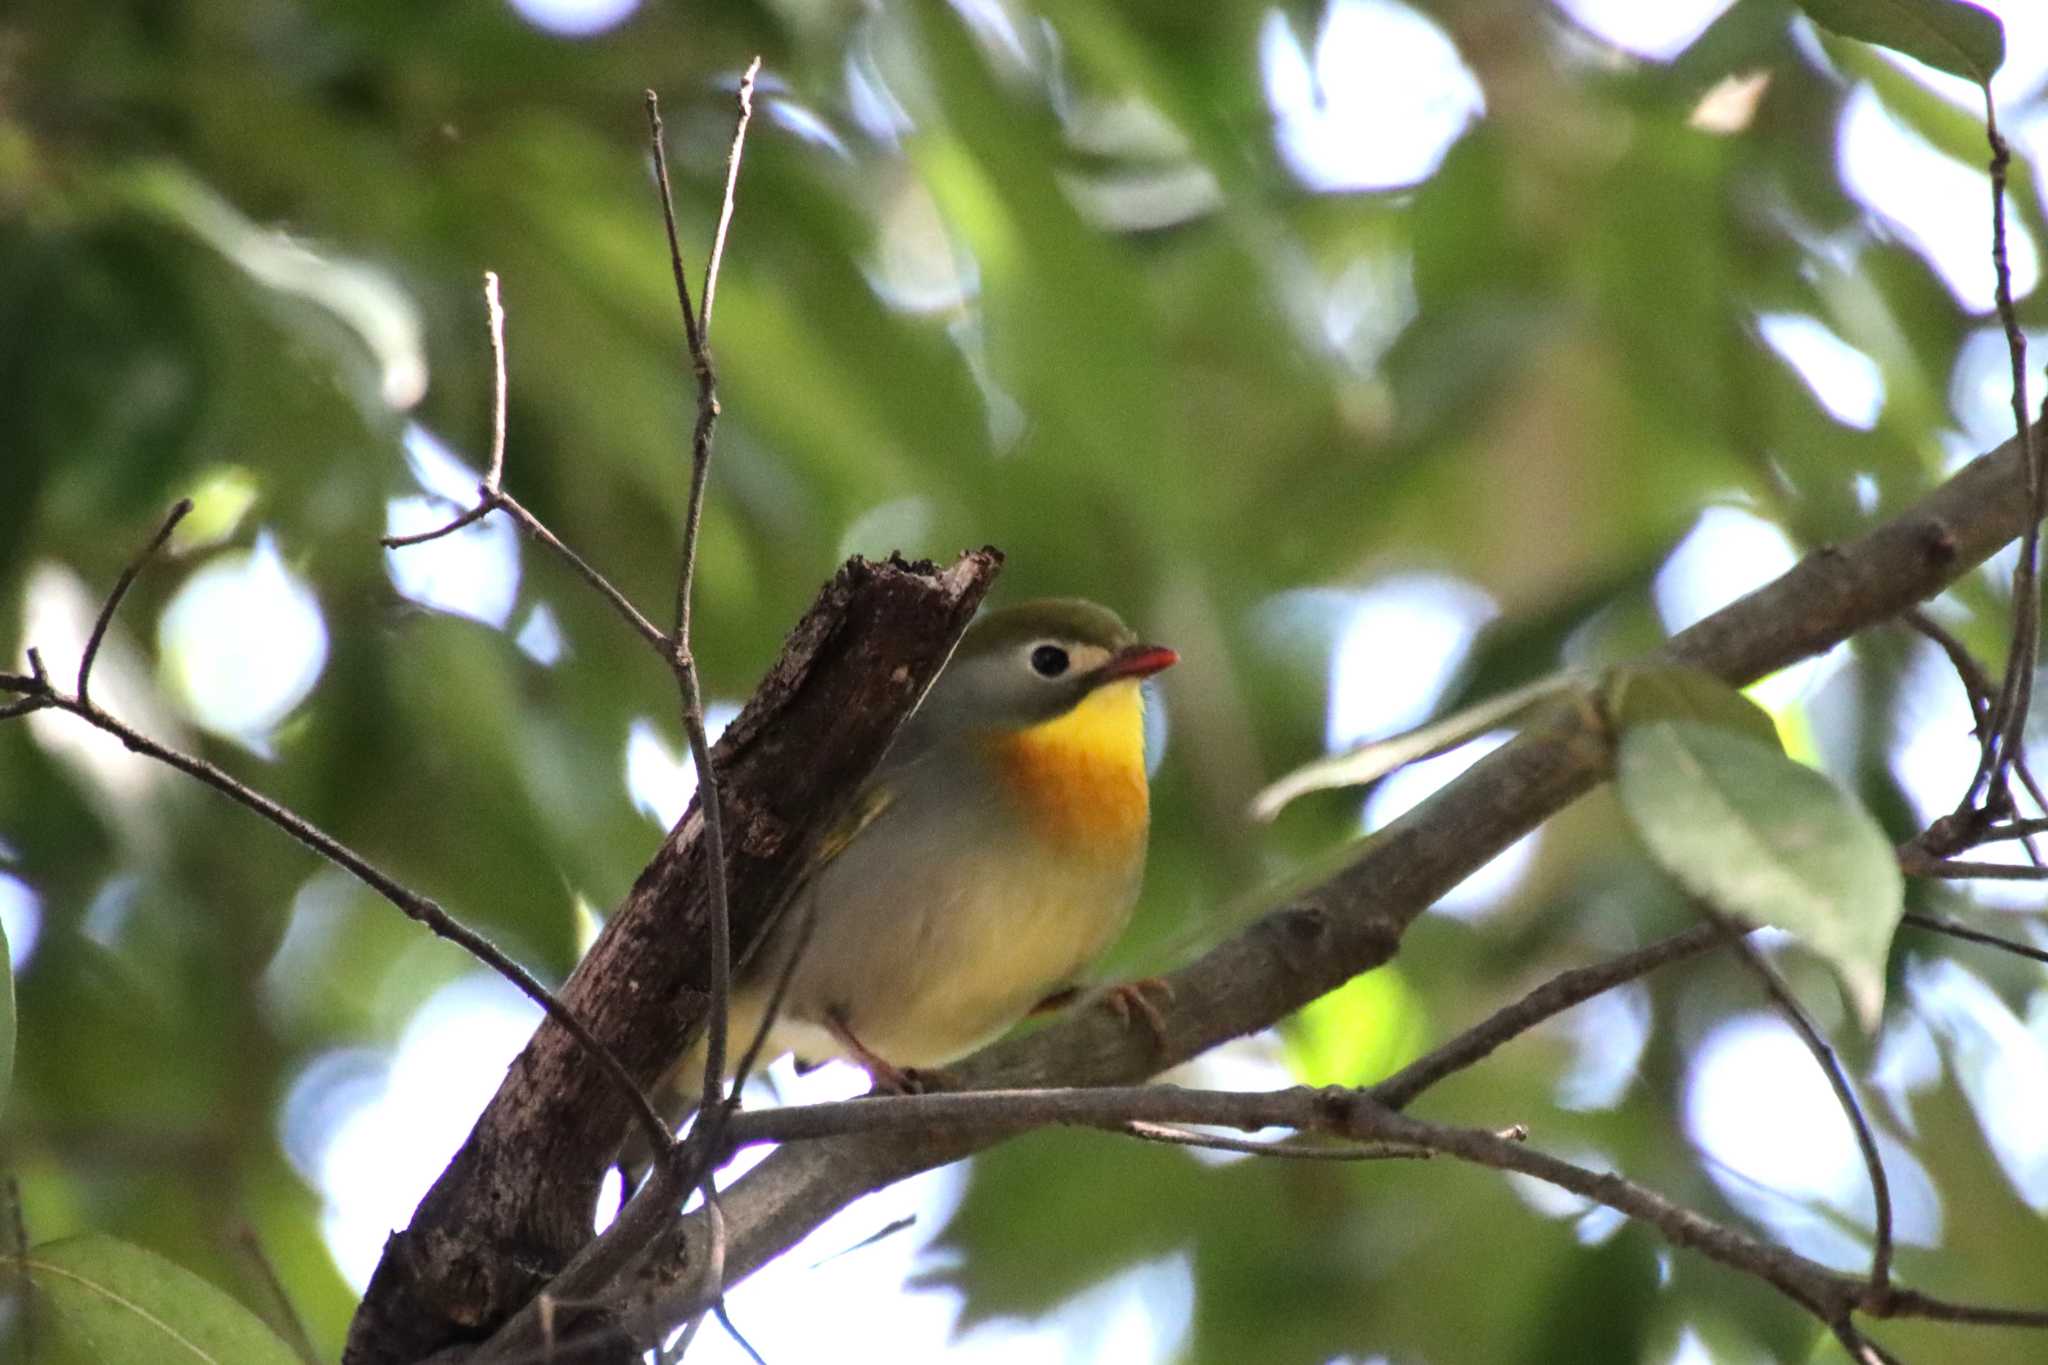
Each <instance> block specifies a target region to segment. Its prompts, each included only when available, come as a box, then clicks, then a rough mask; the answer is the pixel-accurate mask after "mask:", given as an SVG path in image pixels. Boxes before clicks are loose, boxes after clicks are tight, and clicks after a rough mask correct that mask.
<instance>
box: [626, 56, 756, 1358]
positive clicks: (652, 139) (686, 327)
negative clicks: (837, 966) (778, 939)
mask: <svg viewBox="0 0 2048 1365" xmlns="http://www.w3.org/2000/svg"><path fill="white" fill-rule="evenodd" d="M760 69H761V59H760V58H759V57H756V58H755V59H754V60H753V62H752V64H750V65H749V66H748V67H747V71H746V74H745V76H743V77H742V78H741V79H740V86H739V94H738V106H739V111H738V114H737V116H736V118H735V120H734V126H733V135H732V148H731V151H730V152H729V153H728V154H727V157H726V179H725V194H724V196H723V199H722V201H721V203H720V205H719V212H718V227H717V230H716V232H715V233H714V234H713V237H712V245H711V255H710V259H709V261H708V262H707V263H706V265H705V270H704V310H703V316H702V317H701V319H700V318H693V317H692V316H691V308H690V289H689V277H688V274H687V272H686V271H685V270H684V269H683V253H682V243H681V240H680V238H679V237H678V234H677V232H676V213H675V195H674V190H673V188H672V187H671V186H670V183H669V174H668V153H667V151H666V149H665V147H664V146H663V139H662V125H661V102H660V100H659V98H658V97H657V96H656V95H655V93H654V91H652V90H649V91H648V92H647V122H648V129H647V131H648V141H649V144H650V147H651V149H652V151H653V156H654V167H655V179H656V182H657V185H658V188H659V191H660V195H661V216H662V226H663V230H664V232H665V233H666V235H667V239H668V252H669V263H670V267H671V269H672V271H673V273H674V276H675V285H676V304H677V306H678V307H679V308H680V309H681V311H682V315H683V334H684V338H685V341H686V343H687V345H688V347H689V354H690V361H691V368H692V369H693V370H694V372H695V374H696V376H697V421H696V425H695V427H694V429H693V430H692V432H691V437H690V491H689V497H688V500H687V502H686V503H685V505H684V509H683V545H682V553H681V556H680V559H681V563H680V566H679V568H678V570H677V573H676V610H675V630H674V633H673V634H672V635H671V637H670V658H671V662H672V664H673V666H674V668H675V673H676V682H677V685H678V687H679V690H680V691H681V693H682V706H683V729H684V731H685V733H686V734H687V735H688V736H689V741H690V756H691V758H692V760H693V761H694V763H695V765H696V769H697V809H698V812H699V818H700V819H701V820H702V821H703V828H704V863H705V866H706V867H707V869H708V870H709V884H710V931H711V932H710V939H711V943H710V958H711V961H710V967H711V972H710V975H711V1002H710V1008H709V1012H708V1013H707V1015H706V1018H705V1034H704V1079H703V1085H702V1088H701V1090H700V1091H699V1092H698V1093H699V1095H700V1099H699V1113H700V1115H701V1117H700V1120H699V1122H700V1124H701V1125H702V1126H703V1127H704V1130H705V1131H704V1132H703V1134H702V1135H701V1142H700V1144H699V1150H700V1151H701V1152H702V1156H701V1157H700V1158H699V1163H700V1164H699V1168H698V1169H697V1170H696V1171H694V1172H693V1175H694V1176H695V1177H696V1179H697V1181H698V1182H700V1183H701V1185H702V1187H703V1191H704V1201H705V1205H706V1209H707V1212H708V1213H709V1214H710V1215H711V1218H710V1227H711V1239H710V1240H711V1252H710V1255H709V1256H708V1257H707V1266H708V1273H709V1274H710V1275H712V1276H713V1280H712V1287H713V1293H712V1296H711V1302H712V1303H713V1304H714V1305H718V1304H722V1302H723V1299H724V1289H723V1285H724V1278H725V1220H724V1218H723V1217H722V1216H721V1215H720V1212H719V1206H718V1185H717V1162H716V1160H715V1153H716V1151H717V1149H718V1146H719V1141H720V1127H721V1125H722V1124H723V1123H724V1121H725V1117H726V1113H727V1106H726V1100H725V1069H726V1050H727V1037H726V1035H727V1032H728V1030H729V1029H730V1027H731V1016H732V907H731V902H730V892H729V888H728V886H727V883H726V868H725V823H724V814H723V803H722V802H721V800H720V798H719V791H718V776H717V773H716V771H715V770H714V769H713V766H712V762H711V738H710V736H709V734H707V733H706V729H705V723H704V692H703V685H702V680H701V678H700V676H699V672H698V668H697V659H696V653H695V650H694V649H693V647H692V644H691V640H692V636H691V629H690V628H691V613H692V608H693V602H694V596H695V593H694V589H695V587H696V576H697V547H698V540H699V537H700V535H701V533H702V530H703V523H704V495H705V490H706V487H707V486H708V484H709V482H710V478H711V449H712V436H713V434H714V432H715V431H716V430H717V426H718V411H719V409H718V375H717V370H716V368H715V366H714V365H713V364H712V359H711V349H710V345H711V301H712V299H713V297H714V296H715V294H716V293H717V289H718V271H719V266H720V264H721V262H722V261H723V260H724V256H725V241H726V235H727V232H728V231H729V229H730V228H731V226H732V212H733V200H734V197H735V195H737V193H738V191H739V177H740V157H741V154H742V152H743V151H744V149H745V147H746V140H747V125H748V123H749V122H750V121H751V120H752V118H753V114H754V77H755V76H756V74H758V73H759V71H760ZM735 1093H737V1091H735ZM722 1316H723V1314H722V1312H721V1317H722ZM698 1321H700V1322H701V1318H700V1319H699V1320H698ZM696 1327H697V1323H696V1322H693V1323H692V1324H691V1327H690V1331H689V1332H687V1333H685V1335H684V1340H683V1342H682V1343H681V1347H680V1349H679V1351H678V1354H680V1350H687V1349H688V1343H689V1338H690V1336H691V1335H693V1334H694V1333H695V1331H696ZM735 1335H737V1333H735ZM742 1344H744V1341H743V1342H742ZM748 1350H749V1352H750V1353H751V1351H752V1348H751V1347H748Z"/></svg>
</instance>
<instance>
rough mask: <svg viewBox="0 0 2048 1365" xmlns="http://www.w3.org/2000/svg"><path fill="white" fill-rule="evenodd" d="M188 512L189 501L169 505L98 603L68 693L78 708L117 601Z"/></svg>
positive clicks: (85, 702) (87, 693)
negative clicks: (146, 541) (74, 697)
mask: <svg viewBox="0 0 2048 1365" xmlns="http://www.w3.org/2000/svg"><path fill="white" fill-rule="evenodd" d="M191 510H192V499H190V498H179V499H178V500H177V502H175V503H173V504H172V505H171V510H170V514H169V515H168V516H166V517H165V518H164V520H163V524H162V525H161V526H159V527H157V528H156V534H155V535H154V536H152V537H150V541H149V544H147V545H145V546H143V547H142V548H141V549H140V550H138V551H136V553H135V557H134V558H133V559H131V560H129V561H128V566H127V567H126V568H124V569H122V570H121V576H120V577H119V578H117V579H115V580H114V590H113V591H112V592H110V593H108V594H107V600H106V601H104V602H102V603H100V614H99V616H98V617H97V618H96V619H95V620H94V621H93V623H92V635H91V636H90V637H89V638H88V639H87V640H86V642H85V653H83V654H81V655H79V656H78V686H77V687H75V688H73V689H72V690H73V691H74V692H75V693H76V694H77V696H78V704H79V705H80V706H90V705H92V692H91V683H92V666H93V663H94V662H95V661H96V660H97V659H98V658H99V657H100V645H101V644H102V643H103V642H104V641H105V640H106V638H107V627H108V626H111V625H112V624H113V623H114V613H115V612H117V611H119V610H120V609H121V599H122V598H124V597H126V596H127V595H128V589H129V588H130V587H132V586H134V583H135V576H136V575H137V574H139V573H141V572H142V566H143V565H145V564H147V563H149V561H150V560H152V559H154V558H156V554H157V551H159V550H161V549H163V547H164V542H165V541H167V540H169V539H170V538H171V532H173V531H175V530H177V529H178V523H179V522H181V521H183V520H184V519H185V514H186V513H188V512H190V511H191ZM37 671H38V672H40V671H41V669H40V668H38V670H37Z"/></svg>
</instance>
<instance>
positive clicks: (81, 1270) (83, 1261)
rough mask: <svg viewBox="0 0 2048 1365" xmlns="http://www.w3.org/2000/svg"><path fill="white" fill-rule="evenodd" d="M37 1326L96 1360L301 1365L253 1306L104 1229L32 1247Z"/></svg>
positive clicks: (69, 1349) (78, 1355) (65, 1347)
mask: <svg viewBox="0 0 2048 1365" xmlns="http://www.w3.org/2000/svg"><path fill="white" fill-rule="evenodd" d="M28 1273H29V1280H30V1282H31V1283H32V1284H33V1285H34V1286H35V1288H36V1290H37V1299H38V1304H37V1307H38V1308H39V1309H40V1310H45V1316H46V1318H47V1321H46V1322H38V1324H37V1327H38V1329H39V1330H49V1331H51V1332H53V1333H54V1335H55V1337H56V1341H57V1343H58V1345H59V1347H60V1348H61V1350H62V1354H64V1355H65V1356H67V1357H68V1358H71V1359H77V1360H91V1361H108V1362H112V1361H131V1360H134V1361H141V1360H148V1361H157V1362H161V1363H162V1365H179V1362H185V1363H186V1365H190V1362H195V1361H208V1362H212V1361H218V1362H221V1365H298V1361H297V1358H296V1357H295V1356H293V1355H292V1353H291V1351H290V1350H289V1349H288V1348H287V1347H286V1346H285V1344H284V1343H283V1342H282V1341H279V1340H278V1339H277V1337H276V1336H275V1335H274V1334H273V1333H272V1332H271V1330H270V1329H269V1328H268V1327H265V1326H264V1325H263V1323H262V1322H261V1321H260V1320H259V1319H258V1318H257V1317H256V1316H255V1315H254V1314H252V1313H251V1312H249V1310H248V1309H246V1308H244V1307H242V1305H241V1304H239V1303H237V1302H235V1300H234V1299H232V1298H230V1297H228V1295H227V1294H225V1293H223V1292H222V1291H221V1290H219V1289H217V1288H215V1287H214V1286H213V1285H211V1284H209V1283H207V1282H206V1281H205V1280H202V1279H200V1278H199V1277H198V1276H197V1275H194V1274H193V1273H192V1272H191V1271H189V1270H184V1269H181V1268H180V1267H178V1266H175V1265H173V1264H171V1263H170V1262H169V1261H167V1260H165V1259H164V1258H163V1257H161V1256H159V1255H157V1254H156V1253H155V1252H152V1251H144V1250H143V1249H142V1248H141V1247H138V1246H131V1245H130V1244H129V1243H127V1242H123V1241H119V1240H116V1239H115V1238H112V1237H108V1236H105V1235H103V1234H100V1233H87V1234H85V1235H83V1236H80V1237H67V1238H65V1239H63V1240H62V1241H57V1242H49V1243H45V1244H44V1245H42V1246H39V1247H34V1248H31V1249H30V1251H29V1253H28Z"/></svg>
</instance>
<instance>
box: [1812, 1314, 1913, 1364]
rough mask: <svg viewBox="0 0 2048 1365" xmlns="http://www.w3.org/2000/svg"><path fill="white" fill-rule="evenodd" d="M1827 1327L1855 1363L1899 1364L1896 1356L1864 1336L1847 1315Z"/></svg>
mask: <svg viewBox="0 0 2048 1365" xmlns="http://www.w3.org/2000/svg"><path fill="white" fill-rule="evenodd" d="M1828 1328H1829V1330H1831V1331H1832V1332H1833V1333H1834V1334H1835V1340H1836V1341H1839V1342H1840V1343H1842V1349H1843V1350H1844V1351H1847V1352H1848V1353H1849V1359H1850V1360H1852V1361H1854V1362H1855V1365H1899V1360H1898V1358H1897V1357H1896V1356H1894V1355H1892V1354H1891V1352H1889V1351H1887V1350H1885V1349H1884V1348H1883V1347H1882V1346H1879V1345H1878V1344H1877V1343H1876V1342H1874V1341H1872V1340H1871V1339H1870V1338H1869V1337H1866V1336H1864V1335H1863V1333H1862V1331H1861V1330H1859V1329H1858V1328H1857V1326H1856V1324H1855V1322H1853V1321H1852V1320H1851V1319H1850V1318H1849V1317H1848V1316H1847V1315H1844V1316H1842V1317H1840V1318H1837V1319H1836V1320H1835V1321H1833V1322H1831V1323H1829V1324H1828Z"/></svg>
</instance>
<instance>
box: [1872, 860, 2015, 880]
mask: <svg viewBox="0 0 2048 1365" xmlns="http://www.w3.org/2000/svg"><path fill="white" fill-rule="evenodd" d="M1899 870H1900V871H1902V872H1904V873H1905V874H1906V875H1907V876H1909V877H1934V878H1938V879H1941V880H1943V881H1991V882H2038V881H2048V868H2043V867H2030V866H2022V865H2021V864H2019V863H1985V862H1971V861H1969V860H1968V859H1965V858H1929V857H1926V856H1925V855H1921V856H1919V857H1910V856H1909V857H1904V858H1901V859H1900V860H1899Z"/></svg>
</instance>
